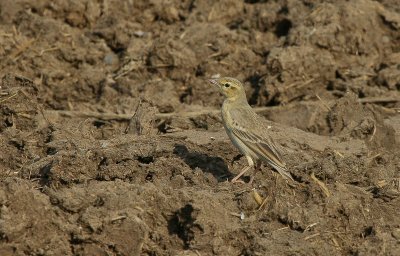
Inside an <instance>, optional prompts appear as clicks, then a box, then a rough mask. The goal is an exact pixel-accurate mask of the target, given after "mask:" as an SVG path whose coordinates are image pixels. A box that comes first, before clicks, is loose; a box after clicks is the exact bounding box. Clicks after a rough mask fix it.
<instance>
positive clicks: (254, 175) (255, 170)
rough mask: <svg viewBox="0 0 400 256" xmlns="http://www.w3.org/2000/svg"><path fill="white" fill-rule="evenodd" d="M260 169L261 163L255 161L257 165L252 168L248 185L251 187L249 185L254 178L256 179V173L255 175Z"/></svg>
mask: <svg viewBox="0 0 400 256" xmlns="http://www.w3.org/2000/svg"><path fill="white" fill-rule="evenodd" d="M260 169H261V162H260V161H257V163H256V165H255V167H254V172H253V175H252V176H251V178H250V181H249V185H251V184H252V183H253V181H254V177H256V173H257V172H258V171H259V170H260Z"/></svg>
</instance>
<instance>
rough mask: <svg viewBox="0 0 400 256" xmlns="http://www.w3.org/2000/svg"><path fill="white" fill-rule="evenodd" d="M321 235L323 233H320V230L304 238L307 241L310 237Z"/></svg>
mask: <svg viewBox="0 0 400 256" xmlns="http://www.w3.org/2000/svg"><path fill="white" fill-rule="evenodd" d="M319 235H321V233H320V232H318V233H315V234H313V235H310V236H307V237H305V238H304V240H305V241H307V240H309V239H311V238H314V237H316V236H319Z"/></svg>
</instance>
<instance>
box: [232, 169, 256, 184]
mask: <svg viewBox="0 0 400 256" xmlns="http://www.w3.org/2000/svg"><path fill="white" fill-rule="evenodd" d="M251 167H252V166H250V165H248V166H246V167H244V168H243V169H242V171H241V172H240V173H239V174H238V175H236V176H235V178H233V179H232V180H231V182H232V183H236V182H240V181H238V179H239V178H240V177H242V176H243V174H245V172H247V171H248V170H249V169H250V168H251Z"/></svg>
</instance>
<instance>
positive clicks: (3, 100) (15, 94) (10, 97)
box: [0, 92, 18, 103]
mask: <svg viewBox="0 0 400 256" xmlns="http://www.w3.org/2000/svg"><path fill="white" fill-rule="evenodd" d="M17 94H18V92H16V93H14V94H13V95H11V96H9V97H7V98H5V99H2V100H0V103H3V102H5V101H7V100H9V99H12V98H14V97H15V96H17Z"/></svg>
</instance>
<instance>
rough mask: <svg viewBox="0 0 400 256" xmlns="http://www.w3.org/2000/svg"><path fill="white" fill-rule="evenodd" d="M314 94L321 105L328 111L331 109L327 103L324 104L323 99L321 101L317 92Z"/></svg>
mask: <svg viewBox="0 0 400 256" xmlns="http://www.w3.org/2000/svg"><path fill="white" fill-rule="evenodd" d="M315 96H317V98H318V99H319V100H320V101H321V103H322V105H323V106H324V107H325V108H326V109H327V110H328V111H331V110H332V109H331V108H330V107H329V106H328V104H326V103H325V101H323V100H322V99H321V97H319V95H318V94H315Z"/></svg>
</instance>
